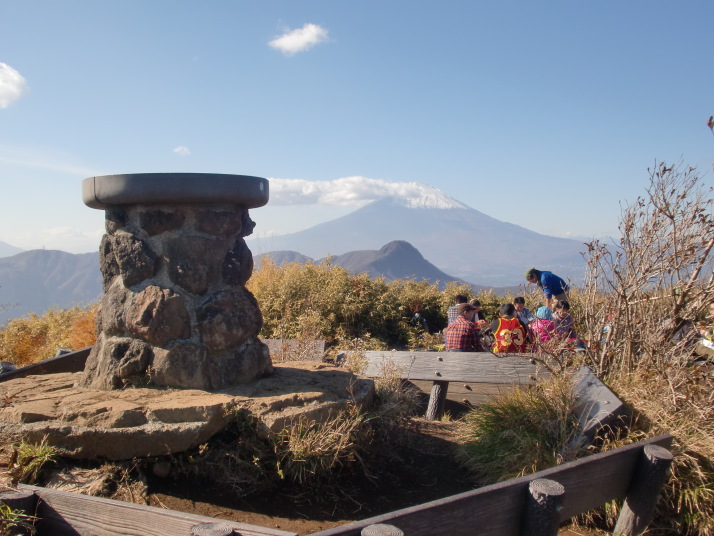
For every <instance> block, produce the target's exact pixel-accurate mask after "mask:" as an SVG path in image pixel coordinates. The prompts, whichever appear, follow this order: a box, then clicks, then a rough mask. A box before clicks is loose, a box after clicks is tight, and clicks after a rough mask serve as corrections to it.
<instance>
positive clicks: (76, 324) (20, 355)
mask: <svg viewBox="0 0 714 536" xmlns="http://www.w3.org/2000/svg"><path fill="white" fill-rule="evenodd" d="M97 307H98V306H97V305H95V306H92V307H89V308H87V307H73V308H72V309H49V310H47V311H46V312H45V313H44V314H43V315H36V314H34V313H30V314H29V315H28V316H25V317H21V318H15V319H12V320H10V321H9V322H8V323H7V325H6V326H5V327H3V328H2V329H1V330H0V359H2V360H3V361H9V362H11V363H13V364H15V365H16V366H25V365H29V364H31V363H36V362H38V361H42V360H44V359H49V358H50V357H53V356H54V355H55V353H56V352H57V349H59V348H68V349H70V350H80V349H82V348H85V347H87V346H91V345H92V344H94V341H95V339H96V334H95V327H94V317H95V315H96V311H97Z"/></svg>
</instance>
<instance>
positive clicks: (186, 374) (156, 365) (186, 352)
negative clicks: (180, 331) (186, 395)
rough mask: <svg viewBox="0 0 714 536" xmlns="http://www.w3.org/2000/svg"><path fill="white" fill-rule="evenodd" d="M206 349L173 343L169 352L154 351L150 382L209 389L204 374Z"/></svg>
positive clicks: (191, 344)
mask: <svg viewBox="0 0 714 536" xmlns="http://www.w3.org/2000/svg"><path fill="white" fill-rule="evenodd" d="M207 363H208V349H207V348H206V347H205V346H204V345H202V344H195V343H189V344H183V343H175V344H173V345H172V346H171V348H170V349H169V350H163V349H162V350H154V362H153V364H152V367H151V368H152V372H151V380H152V381H153V382H154V383H156V384H157V385H165V386H172V387H182V388H190V389H211V382H210V380H209V378H208V376H207V374H206V372H205V367H206V365H207Z"/></svg>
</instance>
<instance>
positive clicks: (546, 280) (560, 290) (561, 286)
mask: <svg viewBox="0 0 714 536" xmlns="http://www.w3.org/2000/svg"><path fill="white" fill-rule="evenodd" d="M526 279H527V280H528V282H530V283H536V284H537V285H538V286H539V287H540V288H542V289H543V294H545V304H546V305H547V306H548V307H549V308H550V309H553V307H552V306H551V303H553V304H555V303H558V300H565V301H567V300H568V291H569V290H570V287H568V284H567V283H566V282H565V280H564V279H563V278H562V277H558V276H557V275H555V274H554V273H553V272H544V271H541V270H536V269H535V268H530V269H529V270H528V271H526Z"/></svg>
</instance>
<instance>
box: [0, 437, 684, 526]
mask: <svg viewBox="0 0 714 536" xmlns="http://www.w3.org/2000/svg"><path fill="white" fill-rule="evenodd" d="M671 443H672V437H671V436H669V435H662V436H658V437H655V438H651V439H648V440H645V441H640V442H638V443H633V444H631V445H627V446H624V447H620V448H617V449H614V450H611V451H607V452H603V453H600V454H595V455H592V456H589V457H587V458H582V459H580V460H576V461H573V462H570V463H565V464H563V465H559V466H557V467H553V468H551V469H546V470H544V471H539V472H537V473H534V474H531V475H528V476H524V477H520V478H515V479H511V480H507V481H505V482H501V483H498V484H494V485H491V486H485V487H482V488H479V489H475V490H473V491H468V492H465V493H460V494H458V495H453V496H451V497H446V498H443V499H439V500H436V501H432V502H428V503H425V504H421V505H418V506H413V507H410V508H405V509H402V510H397V511H394V512H390V513H387V514H383V515H380V516H376V517H372V518H368V519H364V520H361V521H357V522H354V523H349V524H347V525H343V526H340V527H335V528H332V529H328V530H325V531H321V532H317V533H314V534H312V535H311V536H357V535H360V534H365V535H370V536H376V535H383V534H392V535H398V534H404V535H406V536H472V535H473V534H479V535H482V536H511V535H513V536H516V535H526V536H541V535H542V536H555V535H556V534H557V531H558V526H559V524H560V523H562V522H564V521H566V520H568V519H570V518H571V517H573V516H576V515H578V514H581V513H585V512H588V511H590V510H592V509H594V508H597V507H599V506H600V505H602V504H604V503H606V502H608V501H610V500H613V499H616V498H622V497H624V498H625V501H624V505H623V508H622V510H621V514H620V518H619V519H618V522H617V525H616V527H615V531H614V533H613V534H615V535H617V536H620V535H625V534H632V535H634V534H639V533H640V532H641V531H643V530H644V529H645V528H646V526H647V524H649V522H650V521H651V519H652V514H653V512H654V506H655V502H656V500H657V496H658V494H659V493H660V489H661V486H662V484H663V482H664V479H665V476H666V474H667V470H668V468H669V465H670V464H671V461H672V456H671V454H670V453H669V451H668V450H666V449H667V448H670V446H671ZM28 492H29V493H28ZM13 493H14V494H15V497H14V498H13V497H8V496H7V492H6V493H5V497H3V496H2V494H0V500H3V501H5V502H8V499H9V503H8V504H10V505H11V506H13V507H16V506H19V505H20V503H19V501H20V500H22V501H25V502H24V503H23V504H24V508H26V509H27V511H30V512H32V511H36V514H37V516H38V518H39V521H38V522H37V534H38V535H39V536H43V535H50V534H51V535H53V536H77V535H92V536H125V535H126V536H128V535H134V536H139V535H141V536H183V535H185V536H189V535H196V536H198V535H202V536H211V535H218V534H242V535H245V536H294V533H289V532H285V531H279V530H275V529H270V528H265V527H256V526H253V525H247V524H243V523H237V522H231V521H217V520H215V519H212V518H206V517H203V516H197V515H192V514H184V513H181V512H175V511H171V510H162V509H160V508H154V507H150V506H142V505H137V504H132V503H124V502H121V501H114V500H111V499H103V498H99V497H89V496H85V495H79V494H75V493H69V492H65V491H57V490H51V489H45V488H38V487H34V486H24V485H21V486H20V488H19V489H18V491H16V492H10V494H13ZM13 500H14V501H15V502H13ZM35 501H36V506H35V505H34V502H35Z"/></svg>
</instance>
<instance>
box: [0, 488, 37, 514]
mask: <svg viewBox="0 0 714 536" xmlns="http://www.w3.org/2000/svg"><path fill="white" fill-rule="evenodd" d="M0 503H4V504H6V505H7V506H9V507H10V508H12V509H13V510H22V512H23V513H25V514H27V515H28V516H34V515H35V507H36V506H37V495H35V492H34V491H31V490H29V489H13V490H7V491H0Z"/></svg>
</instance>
